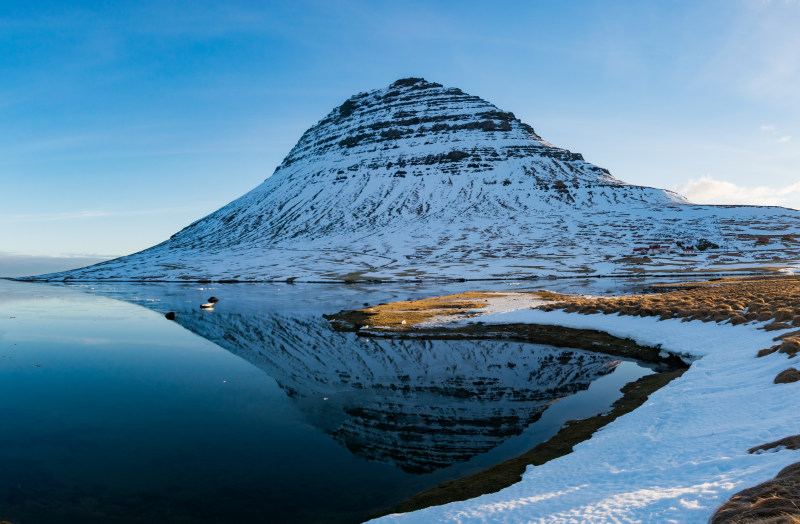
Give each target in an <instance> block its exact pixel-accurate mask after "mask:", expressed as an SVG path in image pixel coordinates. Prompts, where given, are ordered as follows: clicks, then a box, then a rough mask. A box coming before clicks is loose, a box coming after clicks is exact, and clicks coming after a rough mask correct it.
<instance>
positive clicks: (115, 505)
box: [0, 281, 652, 524]
mask: <svg viewBox="0 0 800 524" xmlns="http://www.w3.org/2000/svg"><path fill="white" fill-rule="evenodd" d="M578 285H580V284H579V283H575V282H571V283H563V282H562V283H554V285H549V286H547V287H548V288H550V289H554V288H558V287H559V286H561V288H562V289H564V288H568V287H569V286H572V287H574V286H578ZM593 285H595V286H597V287H598V288H597V289H591V288H589V291H591V292H602V291H606V290H605V289H600V288H603V287H607V286H609V285H610V283H609V282H600V283H596V282H595V283H594V284H593ZM506 286H508V284H499V283H497V284H494V285H493V287H494V289H512V290H515V291H516V290H522V289H529V288H530V289H538V288H539V287H542V283H541V282H539V283H537V284H536V285H535V286H526V285H524V284H521V285H518V286H516V287H511V288H509V287H506ZM481 287H483V288H491V287H492V286H481ZM472 288H475V284H469V283H465V284H460V285H459V284H456V285H444V284H442V285H438V286H436V285H427V286H426V287H424V288H423V287H419V286H412V285H407V284H406V285H399V284H398V285H391V286H390V285H380V286H353V285H349V286H344V285H300V284H298V285H286V284H282V285H276V284H253V285H241V284H239V285H236V284H233V285H227V286H226V285H199V284H186V285H182V284H146V285H145V284H103V285H97V284H92V285H75V286H63V285H61V286H59V285H46V284H29V283H18V282H9V281H0V296H1V297H2V300H0V421H1V422H2V423H1V424H0V471H1V472H2V475H0V520H8V521H10V522H12V523H14V524H31V523H49V522H59V523H69V522H80V523H93V522H98V523H99V522H120V523H128V522H165V523H170V522H176V523H177V522H180V523H192V522H204V523H205V522H234V523H235V522H360V521H363V520H365V519H367V518H368V517H369V515H370V514H371V513H372V512H373V511H377V510H380V509H381V508H386V507H390V506H392V505H394V504H396V503H398V502H400V501H402V500H404V499H405V498H407V497H409V496H411V495H413V494H414V493H417V492H419V491H422V490H425V489H428V488H431V487H434V486H436V485H437V484H439V483H441V482H443V481H446V480H450V479H453V478H457V477H461V476H465V475H469V474H472V473H475V472H477V471H480V470H481V469H485V468H486V467H488V466H491V465H493V464H495V463H497V462H500V461H502V460H505V459H508V458H511V457H514V456H517V455H519V454H521V453H523V452H524V451H526V450H528V449H530V448H532V447H533V446H535V445H536V444H538V443H540V442H542V441H544V440H547V439H548V438H550V437H551V436H553V435H554V434H555V433H556V432H557V431H558V429H559V428H560V427H561V426H562V425H563V423H564V422H565V421H567V420H570V419H576V418H584V417H587V416H592V415H594V414H597V413H600V412H603V411H606V410H608V408H609V406H610V405H611V404H612V403H613V401H614V400H616V399H617V398H618V397H619V396H620V393H619V389H620V388H621V387H622V386H623V385H624V384H625V383H627V382H629V381H631V380H636V379H637V378H639V377H641V376H644V375H646V374H649V373H651V372H652V371H651V369H649V368H648V367H646V366H643V365H640V364H638V363H636V362H630V361H624V360H620V359H618V358H614V357H609V356H605V355H600V354H594V353H589V352H584V351H579V350H565V349H557V348H553V347H549V346H541V345H534V344H526V343H518V342H504V341H422V340H419V341H392V340H375V339H365V338H360V337H357V336H355V335H354V334H352V333H336V332H333V331H332V330H331V329H330V327H329V326H328V323H327V322H326V321H325V320H324V319H322V317H321V315H322V314H323V313H331V312H336V311H339V310H340V309H343V308H354V307H360V306H361V305H362V303H364V302H371V303H373V304H375V303H379V302H385V301H390V300H398V299H403V300H404V299H407V298H417V297H422V296H433V295H440V294H448V293H456V292H459V291H462V290H464V289H472ZM583 289H587V287H586V285H585V284H584V287H583ZM566 290H570V289H566ZM572 290H574V289H572ZM211 295H214V296H217V297H219V298H220V302H219V303H218V304H217V306H216V307H215V309H214V310H213V311H204V310H201V309H200V308H199V304H201V303H202V302H205V300H206V299H207V298H208V297H210V296H211ZM168 311H174V312H176V313H177V319H176V320H175V321H169V320H166V319H165V318H164V313H166V312H168Z"/></svg>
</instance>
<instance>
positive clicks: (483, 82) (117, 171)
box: [0, 0, 800, 274]
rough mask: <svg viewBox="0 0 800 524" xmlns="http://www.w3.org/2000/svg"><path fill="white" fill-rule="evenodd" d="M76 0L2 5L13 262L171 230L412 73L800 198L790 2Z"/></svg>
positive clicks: (6, 236) (5, 180)
mask: <svg viewBox="0 0 800 524" xmlns="http://www.w3.org/2000/svg"><path fill="white" fill-rule="evenodd" d="M66 4H67V3H62V2H52V3H47V2H4V3H3V4H2V6H0V56H2V57H3V59H2V60H0V79H2V81H0V258H3V257H5V260H4V261H2V260H0V273H2V272H3V268H4V266H3V263H6V265H7V268H6V273H7V274H11V273H13V272H15V271H16V272H19V273H24V272H25V268H24V267H23V268H22V269H19V265H20V264H21V263H22V264H24V261H25V258H24V257H25V256H36V257H38V258H36V259H35V260H36V261H38V262H40V261H41V260H42V259H41V257H43V256H44V257H77V256H82V257H84V258H81V259H77V258H76V259H74V260H75V261H77V260H80V262H81V263H83V262H85V261H86V260H90V259H93V258H96V257H98V256H117V255H123V254H127V253H131V252H135V251H138V250H141V249H144V248H146V247H149V246H150V245H153V244H155V243H158V242H160V241H162V240H164V239H166V238H167V237H169V235H171V234H172V233H174V232H175V231H177V230H179V229H180V228H182V227H184V226H185V225H187V224H189V223H190V222H192V221H194V220H195V219H197V218H199V217H201V216H204V215H205V214H208V213H210V212H212V211H214V210H215V209H217V208H218V207H220V206H222V205H224V204H226V203H227V202H229V201H231V200H233V199H234V198H236V197H238V196H240V195H241V194H243V193H245V192H246V191H248V190H249V189H251V188H253V187H255V186H256V185H258V184H259V183H260V182H262V181H263V180H264V179H265V178H267V177H268V176H269V175H270V174H271V173H272V172H273V170H274V168H275V167H276V166H277V165H278V164H279V163H280V162H281V160H282V159H283V156H284V155H285V154H286V153H288V151H289V149H291V147H292V146H293V145H294V143H295V142H296V141H297V139H298V138H299V137H300V135H301V134H302V133H303V131H304V130H305V129H306V128H308V127H309V126H311V125H313V124H314V123H315V122H317V121H318V120H319V119H321V118H322V117H323V116H324V115H325V114H327V113H328V112H329V111H330V110H331V109H332V108H333V107H334V106H337V105H339V104H341V102H342V101H344V100H345V99H346V98H348V97H349V96H350V95H352V94H354V93H357V92H359V91H366V90H370V89H375V88H379V87H383V86H385V85H387V84H389V83H391V82H392V81H394V80H396V79H397V78H401V77H407V76H422V77H425V78H426V79H428V80H431V81H436V82H440V83H442V84H445V85H447V86H457V87H460V88H461V89H463V90H464V91H466V92H468V93H471V94H475V95H478V96H481V97H483V98H485V99H487V100H489V101H490V102H492V103H494V104H496V105H497V106H499V107H500V108H502V109H504V110H508V111H513V112H514V113H515V114H516V115H517V116H518V117H520V118H521V119H522V120H523V121H525V122H527V123H529V124H531V125H533V127H534V128H535V129H536V131H537V132H538V133H539V134H540V135H542V136H543V138H545V139H546V140H548V141H550V142H552V143H554V144H556V145H558V146H561V147H566V148H568V149H571V150H573V151H577V152H580V153H582V154H583V155H584V157H585V158H586V159H587V160H588V161H590V162H593V163H595V164H598V165H601V166H603V167H606V168H608V169H609V170H610V171H611V172H612V173H613V174H614V175H615V176H616V177H617V178H619V179H621V180H625V181H627V182H631V183H636V184H642V185H649V186H657V187H665V188H670V189H677V190H679V191H681V192H683V193H684V194H686V195H687V196H689V198H691V199H693V200H695V201H697V202H703V203H706V202H707V203H753V204H780V205H785V206H789V207H794V208H800V162H798V160H800V128H799V127H798V126H800V31H797V27H800V3H798V2H796V1H786V0H774V1H771V2H770V1H762V0H740V1H736V0H725V1H702V2H701V1H668V0H663V1H658V2H655V1H654V2H647V1H642V2H628V1H623V2H613V1H609V2H581V1H566V2H543V1H542V2H534V1H531V2H504V1H498V2H493V3H491V4H490V3H488V2H484V1H482V2H470V1H461V2H413V1H404V2H373V1H363V2H360V1H351V2H347V1H341V2H339V1H337V2H322V1H320V2H301V1H293V2H282V3H278V2H237V1H232V0H228V1H224V2H222V1H221V2H203V1H192V2H188V1H187V2H167V1H160V2H130V3H125V2H80V1H76V2H70V3H69V4H70V5H69V6H67V5H66ZM11 255H13V256H11ZM87 257H88V258H87ZM11 259H13V261H14V264H16V266H15V267H17V269H14V268H10V266H8V264H10V262H8V261H9V260H11ZM31 260H34V259H31ZM20 261H22V262H20ZM38 262H37V263H38ZM68 262H69V261H66V262H65V261H63V259H61V258H59V259H58V260H55V259H54V263H55V264H56V265H58V264H61V265H64V264H65V263H67V266H69V265H70V264H69V263H68ZM72 265H74V264H72ZM31 267H32V266H31ZM36 267H37V268H38V267H39V266H36ZM9 268H10V269H9ZM64 268H66V266H65V267H55V268H54V269H64Z"/></svg>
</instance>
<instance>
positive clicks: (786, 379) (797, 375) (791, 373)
mask: <svg viewBox="0 0 800 524" xmlns="http://www.w3.org/2000/svg"><path fill="white" fill-rule="evenodd" d="M798 380H800V371H798V370H797V369H795V368H789V369H784V370H783V371H781V372H780V373H778V375H777V376H776V377H775V383H776V384H791V383H792V382H797V381H798Z"/></svg>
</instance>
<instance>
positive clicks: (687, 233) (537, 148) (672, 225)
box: [38, 78, 800, 281]
mask: <svg viewBox="0 0 800 524" xmlns="http://www.w3.org/2000/svg"><path fill="white" fill-rule="evenodd" d="M798 224H800V212H798V211H793V210H787V209H783V208H759V207H743V206H739V207H735V206H726V207H721V206H696V205H693V204H691V203H690V202H688V201H687V200H686V199H685V198H683V197H682V196H680V195H678V194H676V193H673V192H670V191H666V190H662V189H655V188H649V187H641V186H635V185H630V184H626V183H624V182H621V181H618V180H616V179H615V178H614V177H613V176H611V174H610V173H609V172H608V171H607V170H606V169H603V168H601V167H598V166H595V165H593V164H590V163H588V162H586V161H585V160H584V159H583V157H582V156H581V155H579V154H577V153H572V152H570V151H567V150H565V149H561V148H558V147H555V146H553V145H551V144H549V143H547V142H545V141H544V140H542V139H541V138H540V137H539V136H538V135H537V134H536V133H535V132H534V130H533V128H531V127H530V126H529V125H527V124H524V123H522V122H521V121H520V120H519V119H517V118H516V117H515V116H514V115H513V114H512V113H508V112H504V111H501V110H500V109H498V108H497V107H495V106H494V105H492V104H490V103H488V102H486V101H484V100H482V99H480V98H478V97H476V96H471V95H468V94H465V93H463V92H462V91H460V90H459V89H456V88H445V87H443V86H441V85H440V84H436V83H431V82H427V81H425V80H423V79H416V78H407V79H402V80H398V81H397V82H395V83H393V84H392V85H390V86H389V87H387V88H385V89H379V90H376V91H371V92H368V93H361V94H358V95H356V96H353V97H351V98H350V99H348V100H347V101H345V102H344V104H342V105H341V106H340V107H338V108H336V109H334V110H333V111H331V112H330V113H329V114H328V115H327V116H326V117H325V118H323V119H322V120H321V121H320V122H319V123H317V124H316V125H315V126H313V127H312V128H310V129H309V130H308V131H306V132H305V133H304V134H303V136H302V137H301V138H300V140H299V142H298V143H297V145H295V147H294V148H293V149H292V150H291V151H290V152H289V154H288V155H287V156H286V158H285V159H284V160H283V162H282V163H281V165H280V166H279V167H278V168H277V169H276V170H275V173H274V174H273V175H272V176H271V177H270V178H268V179H267V180H266V181H264V182H263V183H262V184H261V185H259V186H258V187H256V188H255V189H253V190H252V191H250V192H249V193H247V194H245V195H243V196H242V197H240V198H239V199H237V200H235V201H233V202H231V203H230V204H228V205H226V206H224V207H222V208H221V209H219V210H217V211H216V212H214V213H212V214H211V215H208V216H207V217H205V218H202V219H201V220H198V221H197V222H194V223H193V224H191V225H189V226H188V227H186V228H185V229H183V230H181V231H180V232H178V233H176V234H175V235H173V236H172V237H171V238H170V239H169V240H167V241H166V242H163V243H161V244H159V245H157V246H154V247H152V248H150V249H147V250H145V251H142V252H140V253H136V254H133V255H130V256H127V257H122V258H119V259H115V260H111V261H108V262H104V263H101V264H98V265H95V266H90V267H88V268H83V269H79V270H74V271H68V272H63V273H55V274H51V275H44V276H41V277H38V278H39V279H56V280H61V279H64V278H69V279H86V280H93V279H120V280H224V279H231V280H285V279H299V280H310V281H314V280H323V281H329V280H350V279H404V278H405V279H407V278H424V277H445V278H490V277H524V276H531V275H544V274H574V273H579V274H584V273H587V272H588V273H592V272H595V273H598V274H609V273H619V272H627V271H631V270H636V271H638V270H640V266H641V265H642V264H645V265H646V264H648V263H653V262H652V259H651V261H650V262H648V261H645V260H640V259H637V260H631V259H630V256H629V255H631V253H632V249H633V247H636V246H638V245H649V244H653V243H660V242H675V241H679V240H680V241H682V243H683V245H684V246H706V245H708V244H709V243H710V244H712V245H716V246H718V248H717V250H716V251H715V252H713V253H712V252H704V253H703V254H702V255H701V256H697V255H693V256H692V257H690V258H687V257H683V256H678V257H675V256H672V257H669V258H668V259H667V260H661V261H658V262H656V263H655V264H654V265H655V266H657V267H658V268H660V269H663V268H664V267H666V268H674V269H677V268H686V267H690V268H700V267H705V266H707V265H709V264H718V263H722V264H726V263H728V262H731V263H736V264H738V263H742V262H746V263H754V262H755V263H765V262H766V261H769V263H771V264H774V263H775V259H776V258H777V259H780V260H784V259H794V260H796V258H797V256H796V255H797V254H798V253H797V249H798V245H800V244H798V242H797V241H795V239H794V237H792V236H791V235H790V234H791V233H793V232H796V231H797V226H798ZM764 236H766V237H767V242H766V243H765V242H763V241H761V242H760V243H759V244H758V246H756V242H759V238H760V237H764ZM756 247H757V249H754V248H756ZM787 251H788V256H787ZM682 254H683V253H682V252H681V255H682ZM714 257H717V258H714ZM718 258H722V259H723V260H718Z"/></svg>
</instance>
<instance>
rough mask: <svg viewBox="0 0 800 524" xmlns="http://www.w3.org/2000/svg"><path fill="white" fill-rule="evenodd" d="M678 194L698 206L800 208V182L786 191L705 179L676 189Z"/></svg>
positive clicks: (789, 186)
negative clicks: (742, 205) (733, 205)
mask: <svg viewBox="0 0 800 524" xmlns="http://www.w3.org/2000/svg"><path fill="white" fill-rule="evenodd" d="M676 191H678V193H680V194H682V195H684V196H685V197H686V198H688V199H689V200H691V201H692V202H695V203H697V204H747V205H756V206H788V207H795V208H798V207H800V205H798V204H797V202H800V182H796V183H794V184H790V185H788V186H784V187H777V188H776V187H769V186H756V187H747V186H739V185H736V184H734V183H733V182H727V181H725V180H716V179H715V178H713V177H712V176H711V175H704V176H702V177H700V178H699V179H698V180H689V181H688V182H686V183H685V184H683V185H680V186H678V187H677V188H676Z"/></svg>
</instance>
